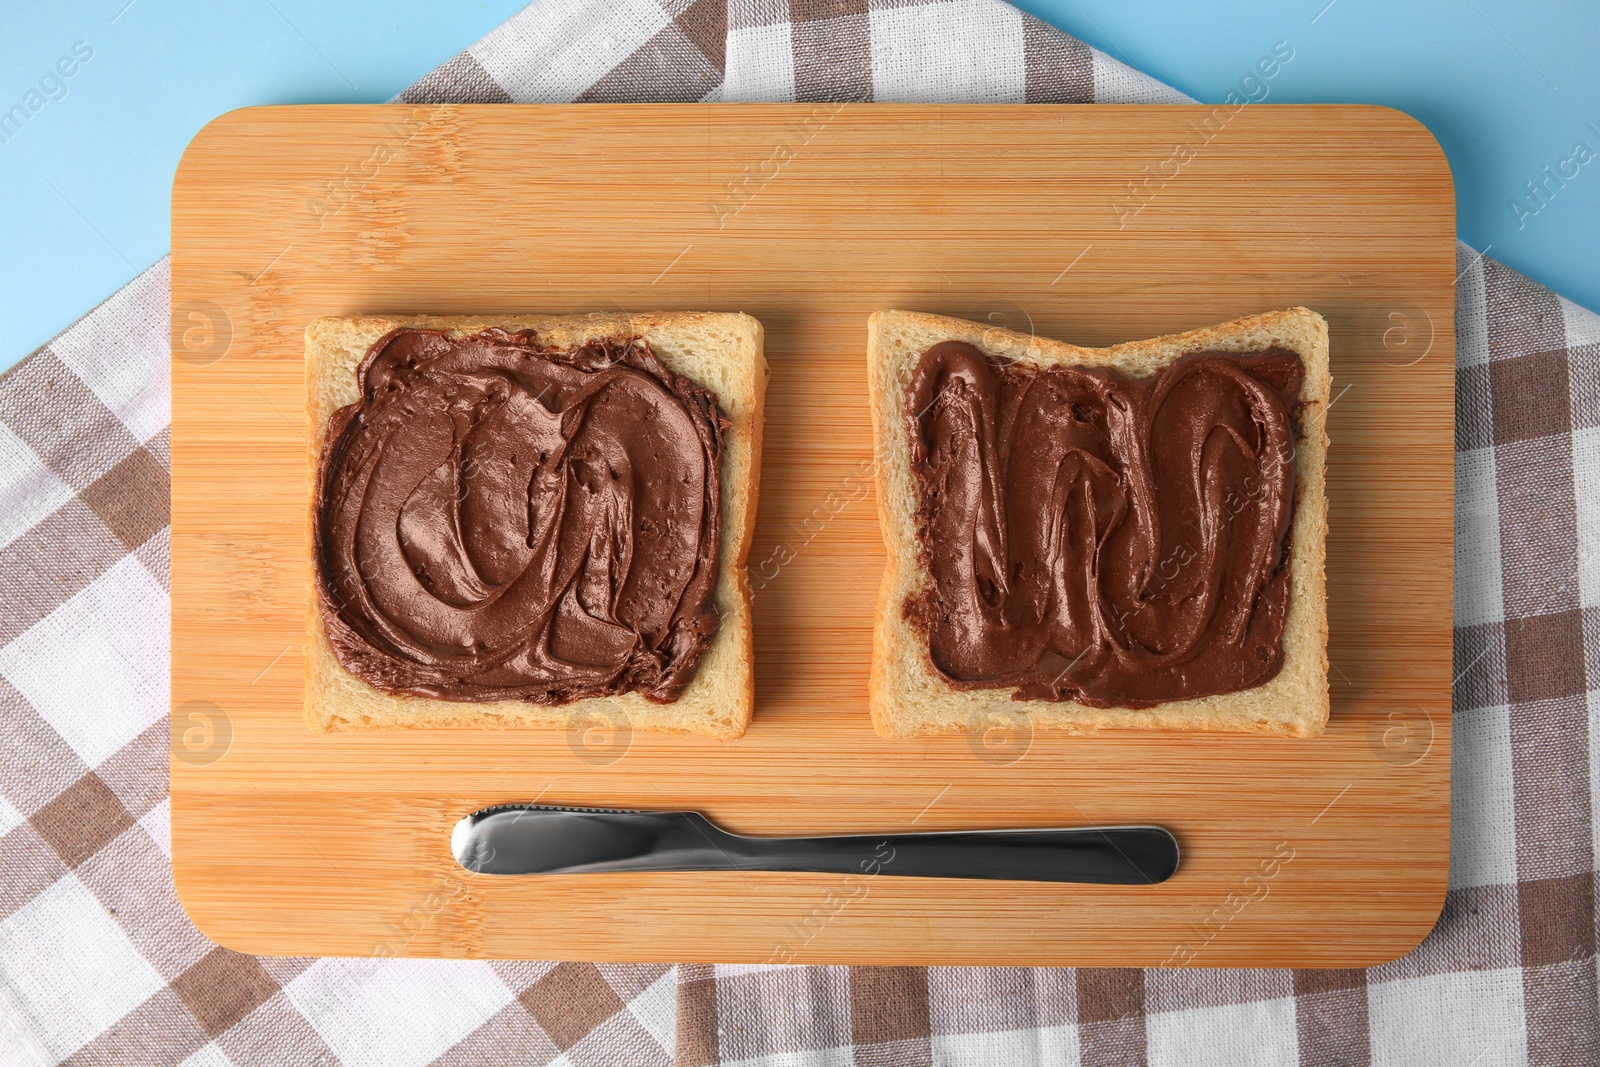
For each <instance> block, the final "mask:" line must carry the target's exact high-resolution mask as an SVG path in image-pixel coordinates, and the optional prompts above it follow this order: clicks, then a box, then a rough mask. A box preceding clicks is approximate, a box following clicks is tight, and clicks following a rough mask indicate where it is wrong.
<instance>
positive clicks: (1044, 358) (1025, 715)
mask: <svg viewBox="0 0 1600 1067" xmlns="http://www.w3.org/2000/svg"><path fill="white" fill-rule="evenodd" d="M947 340H955V341H966V342H967V343H969V344H972V345H974V346H976V347H977V348H979V349H981V350H982V351H984V352H985V353H987V354H989V355H991V356H996V357H1002V358H1007V359H1013V360H1017V361H1019V362H1022V363H1029V364H1034V365H1037V366H1050V365H1068V366H1071V365H1077V366H1108V367H1114V368H1115V369H1117V370H1119V371H1121V372H1122V373H1124V374H1127V375H1129V376H1131V377H1143V376H1145V375H1148V374H1151V373H1154V372H1155V371H1157V370H1160V369H1161V368H1162V367H1165V366H1167V365H1168V364H1170V363H1172V362H1173V361H1175V360H1176V359H1178V358H1179V357H1180V356H1182V355H1183V354H1184V353H1187V352H1199V351H1220V352H1250V351H1259V350H1261V349H1264V348H1266V347H1268V346H1269V345H1271V344H1278V345H1281V346H1283V347H1285V348H1288V349H1290V350H1292V351H1294V352H1297V353H1298V354H1299V355H1300V357H1301V360H1302V362H1304V364H1305V368H1306V374H1305V380H1304V382H1303V384H1302V385H1301V389H1300V396H1299V403H1300V405H1301V407H1300V429H1301V438H1300V440H1299V442H1298V444H1297V448H1296V453H1295V462H1296V477H1297V486H1296V495H1295V510H1294V519H1293V522H1292V525H1291V528H1290V546H1291V547H1290V553H1291V554H1290V568H1291V574H1290V590H1291V591H1290V597H1289V609H1288V615H1287V619H1286V622H1285V626H1284V634H1283V646H1284V658H1283V667H1282V669H1281V670H1280V671H1279V672H1278V674H1277V675H1276V676H1275V677H1273V678H1272V679H1271V680H1270V681H1268V682H1265V683H1263V684H1261V685H1259V686H1255V687H1253V688H1251V689H1244V690H1239V691H1237V692H1233V693H1221V694H1217V695H1214V696H1207V697H1197V698H1194V699H1189V700H1174V701H1168V702H1166V703H1163V704H1157V705H1156V706H1154V707H1150V708H1094V707H1089V706H1087V705H1084V704H1079V703H1076V702H1073V701H1053V700H1012V699H1011V692H1012V689H1011V687H1005V688H995V689H958V688H956V687H954V686H952V685H950V684H949V683H948V682H947V681H945V680H944V679H943V678H942V677H941V676H940V675H939V674H938V672H937V671H935V669H934V667H933V664H932V661H931V660H930V658H929V656H928V642H927V635H926V634H925V633H922V632H920V631H919V630H918V629H917V628H916V627H915V626H914V625H913V624H912V623H911V622H909V621H908V620H907V619H906V618H905V614H904V611H903V606H904V604H905V602H906V598H907V597H908V596H911V595H913V594H915V593H920V592H922V591H924V590H925V589H926V588H927V586H928V583H929V582H930V581H931V579H930V577H929V575H928V572H927V568H926V566H925V565H924V564H923V562H922V560H921V558H920V554H919V549H918V541H917V531H916V508H917V489H916V483H915V479H914V477H913V474H912V469H911V454H910V440H909V435H908V434H907V433H906V431H905V424H904V421H903V413H904V411H905V394H906V389H907V387H908V383H909V381H910V378H911V372H912V370H913V368H914V367H915V366H916V364H917V361H918V360H920V359H921V356H922V353H923V352H925V351H926V350H927V349H928V348H929V347H930V346H931V345H933V344H934V343H936V342H938V341H947ZM867 348H868V355H867V361H868V380H869V387H870V392H871V401H872V425H873V437H874V441H875V447H876V460H877V462H876V481H877V490H878V521H879V525H880V528H881V530H882V532H883V540H884V545H885V547H886V549H887V552H888V560H887V562H886V564H885V566H884V572H883V582H882V585H881V586H880V589H879V595H878V608H877V619H876V624H875V626H874V628H873V656H872V677H871V682H870V703H871V708H872V722H873V726H874V727H875V728H876V730H877V732H878V733H879V734H880V735H881V736H884V737H891V738H892V737H914V736H920V735H928V734H944V733H957V732H961V731H965V730H983V729H988V728H990V727H991V726H992V725H993V724H995V723H996V722H997V721H999V722H1007V723H1009V724H1013V725H1017V724H1019V720H1025V723H1026V728H1027V729H1031V730H1061V731H1066V732H1070V733H1093V732H1097V731H1101V730H1108V729H1132V730H1167V731H1220V732H1234V733H1258V734H1274V735H1279V736H1289V737H1312V736H1315V735H1317V734H1320V733H1321V732H1322V731H1323V729H1324V727H1325V726H1326V724H1327V721H1328V654H1327V647H1328V613H1327V579H1326V572H1325V554H1326V543H1327V534H1328V501H1327V492H1326V471H1327V452H1328V434H1327V413H1328V403H1329V397H1330V395H1331V390H1332V378H1331V375H1330V372H1329V367H1328V325H1327V323H1326V322H1325V321H1323V319H1322V316H1320V315H1318V314H1317V313H1316V312H1314V311H1310V310H1308V309H1306V308H1302V307H1296V308H1290V309H1288V310H1287V311H1268V312H1263V313H1261V314H1257V315H1247V316H1245V317H1243V318H1239V319H1234V320H1233V321H1231V322H1224V323H1221V324H1219V325H1216V326H1208V327H1205V328H1204V329H1198V330H1190V331H1188V332H1187V333H1180V334H1172V335H1169V336H1166V337H1156V338H1152V339H1150V340H1146V341H1134V342H1129V343H1126V344H1119V345H1112V346H1111V347H1109V348H1080V347H1079V346H1077V345H1070V344H1066V343H1065V342H1062V341H1052V340H1048V339H1045V338H1040V337H1035V336H1030V335H1028V334H1021V333H1015V332H1012V331H1010V330H1001V329H996V328H994V327H989V326H984V325H982V324H980V323H974V322H968V321H966V320H963V319H954V318H947V317H945V316H942V315H928V314H923V313H921V312H911V311H880V312H878V313H877V314H875V315H873V316H872V318H871V320H870V322H869V324H868V341H867Z"/></svg>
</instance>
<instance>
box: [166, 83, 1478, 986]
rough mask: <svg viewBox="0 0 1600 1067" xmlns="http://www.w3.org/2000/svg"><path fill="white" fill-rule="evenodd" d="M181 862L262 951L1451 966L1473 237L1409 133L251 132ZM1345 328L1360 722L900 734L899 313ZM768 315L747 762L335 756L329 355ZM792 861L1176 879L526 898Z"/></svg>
mask: <svg viewBox="0 0 1600 1067" xmlns="http://www.w3.org/2000/svg"><path fill="white" fill-rule="evenodd" d="M172 200H173V203H172V238H173V252H172V300H173V364H172V374H173V433H172V436H173V445H172V451H173V483H172V556H173V567H172V638H173V642H172V649H173V652H172V655H173V667H172V700H173V704H174V715H173V722H174V727H173V761H172V844H173V871H174V876H175V878H176V880H177V886H178V892H179V895H180V896H181V898H182V900H183V902H184V905H185V906H186V907H187V908H188V911H189V914H190V915H191V916H192V917H193V919H194V921H195V922H196V923H197V924H198V925H199V927H200V928H201V929H202V930H204V931H205V932H206V933H207V934H209V935H210V936H211V937H213V938H215V939H216V940H217V941H219V942H221V943H223V944H225V945H227V946H229V947H232V948H236V949H239V950H241V951H248V952H255V953H262V954H272V955H278V954H295V955H299V954H338V955H368V954H373V953H377V954H382V955H391V954H399V955H414V956H496V957H528V958H541V959H592V960H718V961H749V962H761V961H799V962H878V963H928V964H932V963H966V964H1008V965H1014V964H1084V965H1095V966H1104V965H1150V966H1155V965H1161V964H1174V963H1191V964H1195V965H1200V966H1250V965H1281V966H1288V965H1295V966H1317V967H1344V966H1358V965H1367V964H1373V963H1377V962H1379V961H1383V960H1389V959H1392V958H1394V957H1396V956H1398V955H1400V954H1402V953H1404V952H1406V951H1407V950H1408V949H1410V948H1411V947H1412V946H1413V945H1415V944H1416V943H1417V942H1418V941H1419V940H1420V939H1421V938H1422V937H1423V935H1424V934H1426V932H1427V931H1428V930H1429V928H1430V927H1431V926H1432V925H1433V923H1434V921H1435V919H1436V917H1437V916H1438V913H1439V909H1440V907H1441V905H1442V903H1443V900H1444V894H1445V885H1446V878H1447V871H1448V864H1449V843H1450V810H1449V809H1450V686H1451V677H1450V662H1451V660H1450V657H1451V567H1452V536H1453V523H1452V504H1453V450H1452V446H1453V441H1452V436H1453V425H1454V424H1453V419H1454V381H1455V371H1454V335H1453V325H1454V306H1455V301H1454V281H1453V279H1454V276H1455V251H1454V230H1455V216H1454V201H1453V194H1452V187H1451V180H1450V172H1449V169H1448V166H1447V165H1446V162H1445V158H1444V155H1443V153H1442V152H1441V151H1440V149H1439V146H1438V144H1437V143H1435V141H1434V139H1433V138H1432V137H1431V136H1430V135H1429V134H1428V133H1427V131H1426V130H1425V129H1424V128H1423V127H1422V126H1421V125H1419V124H1418V123H1416V122H1414V121H1413V120H1411V119H1410V118H1407V117H1406V116H1404V115H1402V114H1400V113H1398V112H1395V111H1391V110H1386V109H1383V108H1375V107H1344V106H1338V107H1259V106H1251V107H1246V108H1242V109H1228V108H1219V109H1211V108H1202V107H1109V106H1096V107H1075V106H1059V107H1058V106H1048V107H1047V106H1029V107H1017V106H909V105H907V106H902V105H850V106H844V105H771V106H768V105H723V106H676V105H673V106H665V105H661V106H602V105H584V106H561V107H547V106H500V105H494V106H446V107H431V106H430V107H413V106H402V105H395V106H332V107H281V108H258V109H251V110H245V111H236V112H233V113H231V114H228V115H224V116H223V117H221V118H219V119H217V120H216V121H215V122H213V123H211V125H209V126H207V127H206V128H205V129H204V130H203V131H202V132H201V133H200V134H199V136H197V137H196V138H195V140H194V142H193V143H192V144H191V145H190V147H189V149H188V151H187V153H186V154H185V155H184V157H183V161H182V163H181V165H180V167H179V169H178V175H177V179H176V181H175V183H174V186H173V197H172ZM1294 304H1304V305H1306V306H1307V307H1311V308H1314V309H1316V310H1317V311H1320V312H1321V313H1322V314H1323V315H1324V316H1326V317H1327V319H1328V321H1329V323H1330V324H1331V327H1332V359H1333V374H1334V392H1335V396H1336V400H1335V403H1334V406H1333V408H1332V411H1331V413H1330V416H1331V417H1330V422H1329V433H1330V435H1331V437H1332V440H1333V449H1332V455H1331V460H1330V463H1331V466H1330V469H1329V476H1328V491H1329V496H1330V497H1331V500H1332V511H1331V533H1330V537H1329V543H1328V583H1329V594H1330V605H1331V606H1330V617H1331V618H1330V621H1331V630H1332V640H1331V646H1330V656H1331V659H1332V664H1333V667H1332V676H1331V677H1332V691H1333V714H1332V722H1331V724H1330V726H1329V729H1328V732H1327V733H1326V735H1325V736H1323V737H1320V738H1317V739H1314V740H1283V739H1273V738H1250V737H1230V736H1187V737H1185V736H1176V737H1171V736H1168V737H1163V736H1151V735H1143V734H1123V735H1119V736H1104V737H1094V738H1078V737H1067V736H1059V735H1048V734H1043V733H1041V734H1040V735H1038V736H1034V737H1028V736H1025V735H1022V734H1018V733H1016V732H1008V731H1007V730H1005V729H1003V728H996V729H995V730H991V731H989V732H988V733H987V734H982V735H975V736H973V737H970V738H969V737H945V738H931V739H925V740H917V741H899V742H891V741H885V740H881V739H879V738H878V737H877V736H876V735H875V734H874V733H873V732H872V728H871V725H870V723H869V722H868V716H867V702H866V682H867V669H868V661H869V657H870V653H871V648H872V640H871V623H872V608H873V603H874V599H875V597H876V593H877V586H878V579H879V574H880V569H881V567H882V563H883V554H882V548H881V544H880V541H879V537H878V525H877V516H876V512H875V506H874V502H873V499H872V490H871V479H870V476H869V472H870V457H871V454H872V440H871V433H870V428H869V423H868V413H867V398H866V374H865V369H866V368H865V363H864V352H865V345H866V320H867V316H868V314H869V313H871V312H872V311H874V310H876V309H879V308H909V309H916V310H924V311H936V312H944V313H948V314H953V315H959V316H962V317H966V318H972V319H978V320H984V321H991V322H993V323H995V325H997V326H1004V327H1007V328H1010V329H1020V330H1033V331H1036V332H1038V333H1040V334H1042V335H1046V336H1050V337H1057V338H1062V339H1065V340H1070V341H1074V342H1077V343H1080V344H1086V345H1106V344H1110V343H1113V342H1117V341H1125V340H1132V339H1138V338H1144V337H1150V336H1154V335H1157V334H1163V333H1171V332H1176V331H1180V330H1185V329H1189V328H1192V327H1197V326H1204V325H1209V324H1211V323H1215V322H1219V321H1222V320H1225V319H1229V318H1232V317H1234V316H1237V315H1241V314H1245V313H1248V312H1253V311H1259V310H1264V309H1268V308H1281V307H1287V306H1290V305H1294ZM618 308H621V309H625V310H634V311H651V310H658V309H660V310H716V311H746V312H749V313H751V314H753V315H755V316H756V317H757V318H759V319H760V320H761V321H762V322H763V323H764V324H765V326H766V333H767V359H768V360H769V362H770V363H771V367H772V380H771V387H770V390H769V393H768V403H767V423H766V453H765V456H764V469H763V471H762V477H761V501H760V517H759V522H758V526H757V533H756V538H755V543H754V548H753V550H752V553H751V557H750V558H751V566H752V573H753V576H754V581H755V584H756V586H757V588H758V593H757V597H756V613H755V614H756V677H757V697H756V715H755V722H754V725H753V726H752V727H751V729H750V732H749V734H748V735H747V736H746V737H745V738H744V739H743V740H741V741H738V742H733V743H726V744H724V743H704V742H697V741H692V740H684V739H675V738H663V737H655V736H650V735H645V734H636V735H632V736H629V735H627V734H626V733H625V732H620V731H607V730H605V729H588V730H574V731H542V730H513V731H506V732H500V731H487V730H468V729H456V730H434V731H412V732H396V733H345V734H335V735H329V736H320V737H319V736H313V735H312V734H311V733H309V732H308V731H307V729H306V728H305V726H304V725H303V724H302V722H301V718H300V699H301V651H300V641H301V636H300V635H301V629H302V625H303V621H304V616H303V612H304V610H305V590H306V581H307V577H306V573H307V565H306V549H305V534H304V522H305V513H306V504H307V487H306V484H305V447H306V446H305V433H306V419H305V415H304V413H303V412H304V398H303V386H302V381H301V359H302V340H301V337H302V331H303V330H304V328H305V324H306V323H307V322H308V321H309V320H310V319H312V318H314V317H316V316H319V315H331V314H352V313H359V312H377V313H407V312H463V313H473V314H490V313H495V312H506V313H510V312H570V311H580V310H616V309H618ZM535 798H538V799H540V800H542V801H544V802H546V803H562V804H577V805H591V806H615V807H640V808H690V809H695V810H698V811H703V812H705V813H707V814H708V815H710V816H711V817H712V818H713V819H714V820H716V821H717V822H719V823H721V824H722V825H723V826H725V827H727V828H729V829H731V830H735V831H740V832H746V833H755V834H797V833H863V834H864V833H876V832H880V831H883V832H887V831H903V830H941V829H970V828H983V827H1028V826H1068V825H1095V824H1102V825H1103V824H1125V823H1156V824H1160V825H1163V826H1167V827H1170V828H1171V829H1172V830H1173V831H1174V832H1175V833H1176V834H1177V835H1178V837H1179V839H1180V840H1181V842H1182V846H1183V849H1184V860H1183V867H1182V869H1181V870H1180V872H1179V873H1178V875H1177V876H1176V877H1174V878H1173V879H1172V880H1171V881H1169V882H1167V883H1165V884H1163V885H1159V886H1154V887H1143V888H1126V887H1094V886H1065V885H1036V884H1026V883H1013V882H974V881H960V880H925V879H915V878H894V877H890V876H887V875H879V876H876V877H870V878H863V879H853V880H846V879H841V878H839V877H838V876H833V875H808V874H743V873H721V874H717V873H712V874H656V875H645V874H636V875H598V876H595V875H590V876H564V877H543V878H537V877H536V878H499V879H491V878H486V877H480V876H471V875H468V874H466V873H465V872H463V871H462V870H460V869H459V868H457V866H456V865H455V863H454V862H453V861H452V859H451V857H450V852H449V848H448V839H449V833H450V828H451V826H452V825H453V824H454V823H455V821H456V820H457V819H459V818H460V817H461V816H462V815H464V814H466V813H467V812H470V811H472V810H474V809H476V808H480V807H483V806H485V805H489V804H496V803H501V802H507V801H518V800H523V801H527V800H533V799H535Z"/></svg>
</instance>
